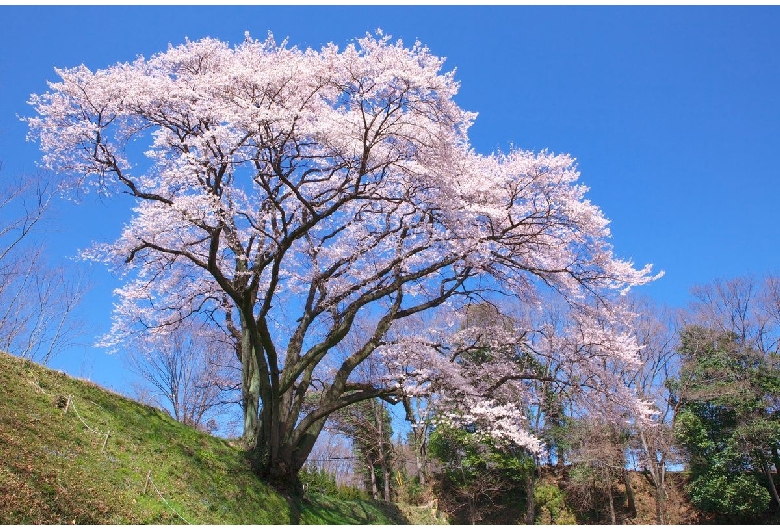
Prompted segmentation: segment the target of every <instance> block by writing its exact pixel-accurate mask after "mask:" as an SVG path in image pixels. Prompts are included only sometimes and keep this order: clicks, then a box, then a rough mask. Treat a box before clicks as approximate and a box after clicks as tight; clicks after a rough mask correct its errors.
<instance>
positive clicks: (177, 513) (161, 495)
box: [147, 472, 192, 524]
mask: <svg viewBox="0 0 780 530" xmlns="http://www.w3.org/2000/svg"><path fill="white" fill-rule="evenodd" d="M147 478H148V479H149V483H150V484H151V485H152V487H153V488H154V491H156V492H157V495H159V496H160V498H161V499H162V501H163V502H164V503H165V505H166V506H168V508H170V509H171V511H172V512H173V513H175V514H176V515H178V516H179V519H181V520H182V521H184V522H185V523H187V524H192V523H191V522H189V521H188V520H187V519H185V518H184V517H182V515H181V514H180V513H179V512H177V511H176V510H175V509H174V508H173V506H171V505H170V503H169V502H168V501H166V500H165V497H163V494H162V493H160V490H158V489H157V485H156V484H155V483H154V480H152V475H151V472H150V473H149V475H147Z"/></svg>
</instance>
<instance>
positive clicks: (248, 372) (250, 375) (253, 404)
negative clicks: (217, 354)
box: [241, 329, 260, 448]
mask: <svg viewBox="0 0 780 530" xmlns="http://www.w3.org/2000/svg"><path fill="white" fill-rule="evenodd" d="M241 351H242V355H241V403H242V407H243V413H244V434H243V440H244V443H245V445H246V446H247V447H250V448H254V447H255V445H256V444H257V439H258V435H259V418H260V415H259V406H260V373H259V371H258V369H257V358H256V357H255V355H254V350H253V348H252V345H251V343H250V341H249V333H248V332H247V331H246V329H244V331H243V333H242V339H241Z"/></svg>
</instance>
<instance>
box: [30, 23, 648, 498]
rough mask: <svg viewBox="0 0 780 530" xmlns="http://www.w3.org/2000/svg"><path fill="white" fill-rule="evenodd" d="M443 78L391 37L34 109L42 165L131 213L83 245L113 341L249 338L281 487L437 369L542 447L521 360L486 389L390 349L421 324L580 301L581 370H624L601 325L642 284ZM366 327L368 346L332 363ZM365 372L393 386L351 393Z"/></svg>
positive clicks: (237, 61) (265, 469) (267, 448)
mask: <svg viewBox="0 0 780 530" xmlns="http://www.w3.org/2000/svg"><path fill="white" fill-rule="evenodd" d="M442 63H443V59H441V58H439V57H436V56H434V55H432V54H431V53H430V52H429V50H428V49H427V48H425V47H423V46H422V45H421V44H420V43H415V44H414V45H413V46H412V47H411V48H407V47H404V45H403V43H402V42H400V41H398V42H391V40H390V39H389V38H388V37H386V36H384V35H382V34H381V33H378V34H377V35H367V36H366V37H365V38H362V39H358V40H357V41H356V42H355V43H353V44H350V45H349V46H347V47H346V48H344V49H341V50H340V49H339V48H337V47H336V46H335V45H332V44H331V45H328V46H326V47H324V48H323V49H321V50H319V51H316V50H310V49H307V50H300V49H298V48H295V47H291V46H288V45H287V43H286V42H285V43H281V44H278V43H276V42H275V41H274V39H273V38H272V37H270V36H269V37H268V38H267V39H266V40H263V41H258V40H253V39H251V38H250V37H249V36H248V35H247V37H246V39H245V40H244V42H242V43H241V44H239V45H237V46H234V47H230V46H228V45H227V44H226V43H223V42H220V41H218V40H214V39H204V40H200V41H197V42H190V41H188V42H186V43H185V44H183V45H180V46H171V47H170V48H169V49H168V50H167V51H166V52H164V53H160V54H158V55H155V56H153V57H151V58H149V59H146V58H143V57H140V58H138V59H137V60H135V61H134V62H132V63H124V64H117V65H114V66H112V67H109V68H107V69H103V70H97V71H94V72H93V71H91V70H89V69H87V68H86V67H85V66H79V67H76V68H70V69H62V70H57V73H58V75H59V76H60V77H61V81H59V82H55V83H51V84H50V90H49V92H47V93H45V94H42V95H34V96H33V97H32V100H31V104H32V106H33V107H34V109H35V111H36V116H34V117H31V118H29V119H27V121H28V123H29V127H30V137H31V138H32V139H34V140H36V141H38V142H40V145H41V148H42V150H43V164H44V165H46V166H47V167H49V168H52V169H54V170H57V171H59V172H61V173H63V174H67V175H69V176H70V180H69V182H70V185H72V186H76V187H78V188H80V189H90V188H97V189H99V190H103V191H106V192H110V191H124V192H126V193H129V194H130V195H132V196H133V197H135V199H136V205H135V208H134V210H133V215H132V218H131V220H130V221H129V223H128V224H127V225H126V227H125V228H124V231H123V233H122V235H121V236H120V237H119V239H118V240H117V241H115V242H114V243H111V244H102V245H95V246H94V247H93V248H92V249H91V250H89V251H88V252H87V254H88V255H89V256H90V257H92V258H94V259H99V260H105V261H106V262H109V263H111V264H113V265H115V266H116V267H117V268H120V269H123V270H124V272H125V273H126V274H128V281H127V284H126V286H125V287H124V288H122V289H120V290H119V291H118V294H119V298H120V301H119V304H118V306H117V310H116V313H115V315H114V325H113V328H112V331H111V335H110V337H109V339H108V342H111V341H113V342H114V343H116V344H121V343H122V342H123V341H125V340H126V339H127V338H128V337H129V336H131V335H132V334H133V333H136V332H138V331H139V330H143V332H145V333H159V334H165V333H169V332H171V330H172V329H174V328H175V327H176V326H177V323H180V322H182V321H183V320H185V319H187V318H190V317H191V316H192V315H194V314H201V313H203V312H207V313H209V314H210V315H219V319H222V321H223V322H224V323H225V324H226V326H227V328H229V329H233V330H235V331H236V333H237V334H238V336H239V338H240V340H239V344H240V346H239V347H238V348H237V353H238V355H239V356H240V359H241V364H242V396H243V406H244V428H245V440H246V442H247V443H248V444H249V445H250V446H251V447H253V448H254V450H255V452H256V456H257V462H258V463H259V469H260V472H261V473H262V474H263V475H264V476H267V477H269V478H270V479H273V480H277V481H279V482H280V483H290V482H291V481H294V480H295V476H296V474H297V471H298V470H299V469H300V468H301V466H302V465H303V463H304V461H305V460H306V457H307V455H308V454H309V452H310V451H311V449H312V446H313V444H314V441H315V440H316V438H317V436H318V434H319V433H320V431H321V429H322V427H323V425H324V422H325V420H326V419H327V417H328V415H329V414H331V413H332V412H334V411H336V410H338V409H340V408H343V407H345V406H347V405H350V404H352V403H356V402H358V401H361V400H365V399H371V398H375V397H380V398H384V399H388V400H397V399H401V398H402V397H403V396H404V395H405V393H415V392H417V393H420V392H425V391H426V389H429V390H430V389H433V388H439V387H437V385H436V384H435V380H436V378H437V377H439V378H440V377H441V376H442V374H448V375H447V376H448V377H450V382H454V381H459V382H462V385H461V386H460V389H459V393H458V394H457V395H455V394H453V399H456V400H457V401H458V402H459V403H460V406H462V407H465V409H464V410H466V411H467V414H469V415H472V416H474V417H477V416H479V417H481V418H490V417H493V418H494V420H495V421H494V422H493V423H494V430H495V431H496V435H499V434H501V433H504V434H507V435H508V436H510V437H512V439H513V440H515V441H516V442H517V443H521V444H524V445H526V446H528V447H530V448H532V449H533V450H539V449H540V447H539V445H538V442H537V441H536V440H535V439H533V438H532V437H530V436H529V435H528V434H527V432H526V431H525V430H524V426H523V419H522V417H521V416H518V415H517V414H513V413H512V407H511V403H508V400H507V399H504V398H502V394H501V392H502V391H503V390H502V389H503V388H505V387H506V385H507V384H511V383H512V382H513V381H516V380H517V378H516V377H515V376H516V374H514V373H513V370H515V369H517V367H516V366H513V365H512V363H511V362H509V361H506V360H503V361H501V360H500V359H496V361H495V363H493V364H488V365H487V366H486V367H483V368H482V369H481V372H482V373H485V372H487V371H490V372H492V370H493V369H495V372H494V373H492V375H491V377H489V378H488V379H486V380H485V381H483V382H482V383H479V381H478V378H475V377H474V374H470V373H469V370H470V365H469V363H468V362H462V360H460V359H461V358H459V357H458V356H449V357H448V356H446V352H445V350H444V349H442V348H440V347H435V345H433V344H429V345H428V346H426V347H423V346H421V345H422V344H423V343H425V342H426V341H427V340H428V338H430V337H431V336H433V335H435V334H436V333H437V330H435V329H422V330H420V333H419V336H417V337H414V336H407V337H404V339H403V340H401V341H398V340H389V339H388V337H389V336H390V335H392V334H393V333H391V331H392V330H393V329H396V330H400V329H402V324H403V322H404V321H407V320H408V319H410V318H412V317H415V318H421V317H422V316H423V315H425V314H428V313H430V312H431V311H432V310H434V309H435V308H442V307H448V308H451V310H452V311H453V312H455V311H457V310H458V308H460V307H463V306H465V304H467V303H468V302H469V301H470V300H476V299H482V298H486V297H492V298H497V297H499V298H500V297H505V298H506V297H514V298H517V299H520V300H523V301H525V302H527V303H531V304H532V303H534V301H535V300H537V299H538V295H539V291H540V287H544V288H552V289H553V290H554V291H555V292H557V293H559V295H560V296H561V297H562V298H563V299H565V300H567V301H569V302H570V304H571V306H572V307H578V308H584V307H585V306H589V307H590V310H589V313H587V312H584V311H581V313H582V314H583V315H587V318H583V319H582V320H581V322H582V326H580V328H579V329H577V330H576V331H577V332H578V333H580V334H581V336H582V337H583V338H584V339H585V341H586V342H588V343H591V342H598V343H599V348H597V350H598V351H597V352H595V353H592V352H590V351H584V350H583V353H582V355H584V356H585V357H587V358H588V359H591V360H592V359H594V358H595V357H599V356H600V357H605V358H618V357H619V358H621V359H629V358H630V357H631V356H632V355H635V353H636V352H635V350H636V348H635V344H633V343H632V345H631V347H627V343H630V341H627V340H626V338H625V337H623V336H621V335H619V334H616V333H613V332H612V331H611V329H612V328H611V327H610V325H609V323H610V322H611V319H612V318H613V314H612V311H613V310H612V307H613V304H612V302H611V301H610V300H612V299H613V298H615V297H616V295H617V294H618V293H620V292H621V291H624V290H627V289H629V288H631V287H632V286H636V285H640V284H643V283H646V282H648V281H650V280H651V279H652V276H651V272H650V267H649V266H647V267H644V268H642V269H640V270H638V269H636V268H634V266H633V265H632V264H631V263H630V262H626V261H622V260H620V259H617V258H616V257H615V256H614V255H613V251H612V247H611V246H610V244H609V243H608V238H609V230H608V228H607V224H608V222H607V220H606V219H605V217H604V216H603V215H602V213H601V211H600V210H599V209H598V208H597V207H596V206H594V205H592V204H591V203H590V202H589V201H588V200H586V199H585V198H584V195H585V193H586V188H585V187H584V186H582V185H581V184H578V177H579V174H578V172H577V171H576V168H575V166H574V161H573V159H572V158H570V157H569V156H566V155H553V154H551V153H548V152H541V153H531V152H527V151H521V150H512V151H510V152H508V153H501V154H491V155H481V154H478V153H475V152H474V151H473V149H472V148H471V147H470V145H469V141H468V137H467V130H468V127H469V125H470V124H471V122H472V120H473V119H474V118H475V115H474V114H472V113H469V112H466V111H464V110H462V109H461V108H460V107H458V105H457V104H456V103H455V102H454V97H455V95H456V93H457V90H458V83H457V82H456V81H455V79H454V75H453V73H452V72H449V73H442ZM144 144H145V145H146V146H147V147H146V148H145V149H146V150H145V151H144V150H143V149H144V148H143V147H141V148H140V149H139V146H142V145H144ZM586 299H589V300H597V303H595V304H590V305H588V303H586ZM453 315H455V313H453ZM357 323H361V326H360V327H361V330H362V332H361V335H360V336H361V337H362V340H361V343H360V344H359V345H358V346H357V347H355V348H351V349H350V350H349V353H344V350H343V349H339V348H337V346H338V345H339V344H340V343H342V341H344V340H345V339H346V338H347V337H351V336H352V335H353V334H354V331H353V328H355V326H356V324H357ZM366 326H368V332H366V331H365V330H366V329H367V328H366ZM515 331H516V330H515ZM508 335H512V333H511V332H509V331H506V330H505V332H504V333H503V334H502V335H501V337H507V336H508ZM453 340H454V339H453ZM502 340H503V338H502ZM507 340H510V341H512V342H514V343H517V342H519V341H521V340H522V337H521V336H517V335H514V336H510V337H507ZM402 344H406V345H410V344H414V345H415V347H414V348H408V347H407V348H404V347H401V345H402ZM631 348H633V350H631ZM594 350H595V349H594ZM629 350H631V351H629ZM450 351H451V350H450ZM372 355H375V356H378V357H380V358H381V359H382V360H384V362H385V365H386V367H387V373H386V375H385V376H384V377H382V378H380V379H378V380H376V381H370V382H366V381H361V380H357V379H356V378H355V377H351V376H352V375H353V373H354V371H355V369H356V368H357V367H358V366H359V365H360V364H361V363H363V362H364V361H365V360H366V359H367V358H368V357H369V356H372ZM402 361H403V362H402ZM412 362H413V363H414V367H413V368H414V369H413V370H411V371H410V369H409V368H410V365H409V363H412ZM585 364H587V363H585V362H582V363H580V365H583V366H584V365H585ZM591 364H594V365H595V364H597V363H595V361H594V362H592V363H591ZM410 374H412V375H413V376H412V375H410ZM453 374H454V375H453ZM610 388H611V387H610ZM605 391H606V386H605Z"/></svg>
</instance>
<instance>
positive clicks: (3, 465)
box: [0, 353, 408, 524]
mask: <svg viewBox="0 0 780 530" xmlns="http://www.w3.org/2000/svg"><path fill="white" fill-rule="evenodd" d="M68 396H71V405H70V406H69V407H68V408H69V410H68V411H67V413H65V411H64V408H61V406H62V405H63V404H64V401H65V400H66V399H67V398H68ZM105 433H109V435H108V441H107V442H106V436H105ZM104 443H105V450H104V449H103V445H104ZM147 477H149V478H150V479H151V480H150V481H147ZM144 490H146V491H144ZM163 499H164V500H163ZM185 522H189V523H192V524H291V523H292V524H404V523H407V522H408V520H407V519H406V517H405V516H404V515H403V514H402V513H401V512H400V511H399V510H398V509H397V508H395V507H394V506H391V505H385V504H382V503H376V502H370V501H360V500H342V499H338V498H332V497H327V496H324V495H316V494H312V495H310V496H309V497H307V498H305V499H296V500H293V499H286V498H285V497H283V496H282V495H280V494H278V493H277V492H276V491H275V490H273V489H272V488H271V487H270V486H268V485H266V484H264V483H263V482H262V481H260V480H259V479H258V478H257V476H256V475H254V474H253V473H252V472H251V470H250V467H249V463H248V462H247V459H246V457H245V454H244V452H243V451H242V450H241V449H240V448H239V447H236V446H233V445H231V444H230V442H228V441H227V440H224V439H221V438H216V437H213V436H209V435H207V434H204V433H202V432H200V431H197V430H196V429H192V428H190V427H187V426H184V425H182V424H180V423H178V422H176V421H174V420H173V419H172V418H171V417H170V416H169V415H168V414H166V413H165V412H162V411H159V410H157V409H155V408H152V407H148V406H146V405H142V404H140V403H137V402H135V401H132V400H130V399H127V398H125V397H123V396H120V395H117V394H115V393H112V392H109V391H107V390H105V389H102V388H100V387H98V386H97V385H94V384H92V383H88V382H85V381H80V380H77V379H73V378H71V377H69V376H67V375H65V374H63V373H60V372H56V371H52V370H49V369H46V368H44V367H41V366H39V365H36V364H34V363H30V362H26V361H24V360H22V359H19V358H16V357H12V356H9V355H7V354H4V353H0V524H65V523H76V524H185Z"/></svg>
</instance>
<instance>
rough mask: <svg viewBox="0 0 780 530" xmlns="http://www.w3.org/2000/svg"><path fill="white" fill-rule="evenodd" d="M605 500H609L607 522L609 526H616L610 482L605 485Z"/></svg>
mask: <svg viewBox="0 0 780 530" xmlns="http://www.w3.org/2000/svg"><path fill="white" fill-rule="evenodd" d="M607 498H608V499H609V522H610V524H617V523H616V522H615V501H614V499H613V498H612V483H611V481H610V483H609V484H607Z"/></svg>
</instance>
